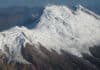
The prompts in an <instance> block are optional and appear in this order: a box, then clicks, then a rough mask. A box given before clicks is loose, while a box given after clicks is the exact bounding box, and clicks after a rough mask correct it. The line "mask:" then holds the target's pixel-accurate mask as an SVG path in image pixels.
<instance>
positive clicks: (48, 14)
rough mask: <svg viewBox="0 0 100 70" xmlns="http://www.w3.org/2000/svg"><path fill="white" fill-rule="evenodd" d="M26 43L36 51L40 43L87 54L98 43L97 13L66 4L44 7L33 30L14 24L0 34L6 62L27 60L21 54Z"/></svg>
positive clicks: (98, 18) (99, 36) (98, 26)
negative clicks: (74, 8)
mask: <svg viewBox="0 0 100 70" xmlns="http://www.w3.org/2000/svg"><path fill="white" fill-rule="evenodd" d="M26 43H29V44H31V45H34V46H35V48H37V49H38V51H40V50H39V44H42V45H43V46H45V48H46V49H48V50H50V51H51V49H53V50H55V51H56V52H57V53H59V54H61V51H60V50H64V51H67V52H69V53H71V54H73V55H76V56H78V57H82V54H81V53H86V54H89V55H91V53H90V52H89V47H92V46H94V45H98V44H99V43H100V16H97V15H95V14H94V13H93V12H91V11H88V10H87V9H85V8H83V7H81V6H80V7H79V8H78V9H77V10H76V11H73V10H71V9H69V8H68V7H66V6H56V5H54V6H47V7H46V8H45V9H44V12H43V14H42V16H41V18H40V21H39V23H38V25H37V26H36V28H35V29H31V30H30V29H27V28H26V27H14V28H11V29H10V30H7V31H4V32H1V33H0V51H1V52H2V53H3V54H6V57H7V58H8V63H9V62H10V61H18V62H22V63H29V62H28V61H26V60H25V59H24V58H23V56H22V53H21V48H22V47H23V46H24V47H25V46H26ZM40 52H41V51H40ZM42 55H45V54H42Z"/></svg>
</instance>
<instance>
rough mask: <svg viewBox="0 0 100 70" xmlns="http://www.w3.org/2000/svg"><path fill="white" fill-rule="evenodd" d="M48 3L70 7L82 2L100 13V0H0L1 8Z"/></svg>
mask: <svg viewBox="0 0 100 70" xmlns="http://www.w3.org/2000/svg"><path fill="white" fill-rule="evenodd" d="M48 4H59V5H67V6H69V7H72V6H74V5H78V4H81V5H83V6H84V7H87V8H89V9H90V10H92V11H94V12H96V13H97V14H100V0H0V8H3V7H11V6H27V7H41V6H45V5H48Z"/></svg>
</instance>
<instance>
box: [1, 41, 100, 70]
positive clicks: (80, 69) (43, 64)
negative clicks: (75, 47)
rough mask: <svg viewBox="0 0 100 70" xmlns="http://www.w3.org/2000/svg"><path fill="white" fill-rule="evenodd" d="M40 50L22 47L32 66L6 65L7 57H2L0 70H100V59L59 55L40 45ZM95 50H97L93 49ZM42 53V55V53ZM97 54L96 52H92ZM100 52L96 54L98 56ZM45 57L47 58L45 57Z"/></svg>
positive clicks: (31, 46)
mask: <svg viewBox="0 0 100 70" xmlns="http://www.w3.org/2000/svg"><path fill="white" fill-rule="evenodd" d="M39 47H40V48H38V49H39V50H40V51H37V50H38V49H37V48H35V47H34V45H30V44H28V43H27V44H26V47H22V49H21V50H22V56H23V57H24V58H25V60H27V61H28V62H29V63H30V64H22V63H17V62H11V63H10V64H7V63H6V61H5V60H6V59H7V58H6V57H5V56H4V55H3V56H2V55H0V56H1V57H0V70H99V69H100V68H99V66H100V58H97V57H95V56H89V55H84V57H83V58H79V57H77V56H74V55H72V54H70V53H68V52H65V51H63V50H61V52H62V54H58V53H57V52H56V51H55V50H52V51H49V50H47V49H46V48H45V47H44V46H42V45H41V44H40V43H39ZM93 50H95V49H93ZM41 52H42V53H41ZM92 52H95V51H92ZM96 53H98V52H95V53H94V54H96ZM44 56H45V57H44Z"/></svg>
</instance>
